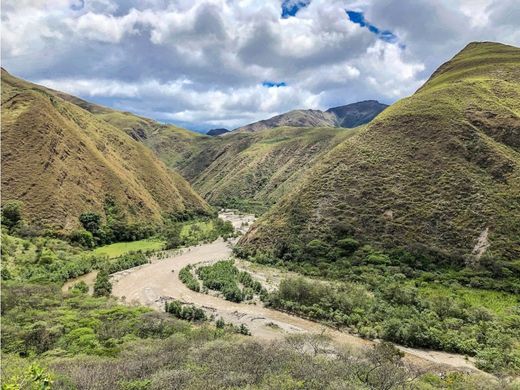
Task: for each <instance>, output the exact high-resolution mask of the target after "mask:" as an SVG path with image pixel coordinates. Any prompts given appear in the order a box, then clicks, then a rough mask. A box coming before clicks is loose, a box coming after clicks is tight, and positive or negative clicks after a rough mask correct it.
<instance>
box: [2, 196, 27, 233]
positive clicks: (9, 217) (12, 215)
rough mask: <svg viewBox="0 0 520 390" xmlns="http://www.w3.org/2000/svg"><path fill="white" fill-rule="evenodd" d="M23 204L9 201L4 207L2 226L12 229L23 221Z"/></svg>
mask: <svg viewBox="0 0 520 390" xmlns="http://www.w3.org/2000/svg"><path fill="white" fill-rule="evenodd" d="M22 209H23V203H22V202H20V201H17V200H8V201H6V202H5V203H4V205H3V206H2V225H5V226H7V228H8V229H12V228H13V227H15V226H16V225H17V224H18V223H19V222H20V221H21V220H22Z"/></svg>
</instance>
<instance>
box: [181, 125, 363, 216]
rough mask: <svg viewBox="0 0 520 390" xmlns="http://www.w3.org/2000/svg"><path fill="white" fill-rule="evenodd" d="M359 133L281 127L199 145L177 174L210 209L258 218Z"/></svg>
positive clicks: (238, 134)
mask: <svg viewBox="0 0 520 390" xmlns="http://www.w3.org/2000/svg"><path fill="white" fill-rule="evenodd" d="M358 131H359V129H339V128H330V127H324V128H296V127H280V128H275V129H267V130H263V131H261V132H256V133H234V134H229V135H226V136H223V137H215V138H211V139H209V140H203V141H202V142H199V143H198V146H199V147H200V152H199V153H197V154H196V155H194V156H193V157H192V158H191V159H188V160H186V161H184V162H183V163H181V164H180V165H179V166H178V168H179V170H180V171H181V172H182V174H183V175H184V176H185V177H186V178H187V179H188V180H190V181H191V182H192V184H193V186H194V187H195V188H196V189H197V191H199V193H200V194H201V195H202V196H203V197H204V198H205V199H206V200H207V201H208V202H210V203H213V204H217V205H222V206H228V207H238V208H240V209H244V210H250V211H256V212H262V211H264V210H266V209H267V208H268V207H269V206H271V205H272V204H274V203H276V201H277V200H278V199H280V197H282V195H284V194H286V193H287V192H289V191H290V190H291V189H292V188H293V187H294V186H295V185H296V183H298V182H299V181H300V179H301V178H302V176H303V173H304V172H305V171H306V170H307V169H308V168H309V167H310V166H312V164H314V163H315V162H316V161H317V160H318V159H319V158H320V156H322V155H323V154H324V153H326V152H327V151H329V150H330V149H332V148H333V147H334V146H335V145H337V144H338V143H340V142H341V141H343V140H345V139H346V138H348V137H350V136H352V135H354V134H355V133H356V132H358Z"/></svg>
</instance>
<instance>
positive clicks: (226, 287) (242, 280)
mask: <svg viewBox="0 0 520 390" xmlns="http://www.w3.org/2000/svg"><path fill="white" fill-rule="evenodd" d="M192 269H193V267H192V266H187V267H184V268H183V269H182V270H181V271H180V273H179V278H180V279H181V281H182V282H183V283H184V284H186V286H187V287H188V288H190V289H191V290H194V291H200V284H199V281H198V280H197V279H196V278H195V276H194V275H193V274H192V272H191V271H192ZM195 273H196V275H197V276H198V277H199V278H200V280H202V286H203V287H204V288H205V289H209V290H215V291H219V292H221V293H222V295H223V296H224V298H225V299H226V300H228V301H232V302H242V301H243V300H250V299H253V297H254V296H255V295H259V296H260V297H264V296H265V294H266V291H265V289H264V288H263V287H262V284H261V283H260V282H259V281H257V280H254V279H253V277H252V276H251V274H249V273H248V272H246V271H240V270H239V269H238V268H237V267H236V266H235V265H234V260H223V261H218V262H216V263H215V264H212V265H206V266H202V267H199V268H197V269H196V270H195Z"/></svg>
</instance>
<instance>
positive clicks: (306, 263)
mask: <svg viewBox="0 0 520 390" xmlns="http://www.w3.org/2000/svg"><path fill="white" fill-rule="evenodd" d="M339 237H340V238H337V237H329V238H328V239H327V240H322V239H313V240H310V241H309V242H307V243H305V244H298V243H293V244H291V245H282V246H280V247H278V248H276V249H275V250H273V251H271V252H264V251H255V250H252V249H251V248H247V249H246V248H241V247H239V246H236V247H235V248H234V253H235V255H236V256H237V257H240V258H245V259H248V260H250V261H254V262H258V263H261V264H268V265H276V266H283V267H285V268H287V269H289V270H291V271H295V272H298V273H302V274H305V275H309V276H319V277H323V278H327V279H336V280H352V281H361V282H370V279H373V276H374V275H381V274H383V275H385V274H394V273H400V274H403V275H405V276H406V277H407V278H408V279H424V280H436V281H439V282H445V283H453V282H457V283H459V284H461V285H463V286H467V287H472V288H480V289H489V290H496V291H506V292H509V293H513V294H520V278H519V277H518V275H520V263H519V262H518V261H505V260H503V259H500V258H496V257H495V256H494V255H493V253H492V252H488V253H486V254H484V255H483V256H482V257H481V258H480V259H479V261H478V262H471V261H469V259H464V258H461V257H457V256H452V255H450V254H449V253H444V252H442V251H434V250H432V249H429V248H426V247H422V246H420V245H416V246H413V247H411V246H410V247H407V248H401V247H399V248H384V249H382V248H376V247H373V246H371V245H369V244H365V243H363V242H360V241H359V240H356V239H354V238H352V237H350V236H341V235H340V236H339Z"/></svg>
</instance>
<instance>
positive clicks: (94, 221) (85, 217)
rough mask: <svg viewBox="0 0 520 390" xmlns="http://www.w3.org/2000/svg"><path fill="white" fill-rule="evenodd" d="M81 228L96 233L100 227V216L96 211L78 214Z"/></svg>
mask: <svg viewBox="0 0 520 390" xmlns="http://www.w3.org/2000/svg"><path fill="white" fill-rule="evenodd" d="M79 221H80V222H81V225H83V228H84V229H85V230H87V231H89V232H90V233H92V234H96V233H97V231H98V230H99V228H100V227H101V217H100V216H99V214H96V213H92V212H89V213H83V214H81V215H80V216H79Z"/></svg>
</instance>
